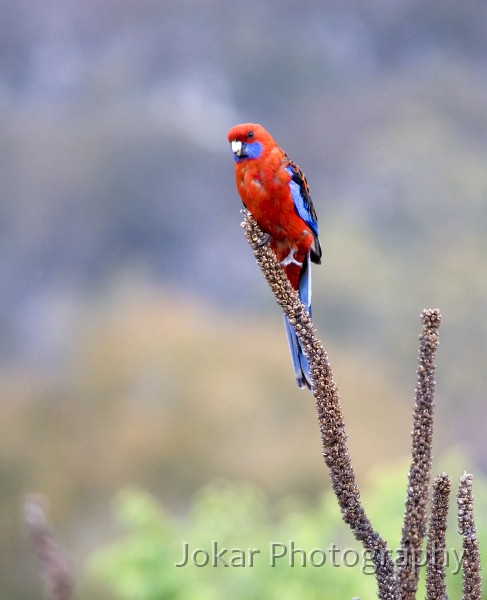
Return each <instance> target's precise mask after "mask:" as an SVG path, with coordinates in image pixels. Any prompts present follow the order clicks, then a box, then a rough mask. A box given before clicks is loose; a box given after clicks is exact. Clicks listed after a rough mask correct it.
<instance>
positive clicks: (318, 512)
mask: <svg viewBox="0 0 487 600" xmlns="http://www.w3.org/2000/svg"><path fill="white" fill-rule="evenodd" d="M451 458H452V457H450V459H451ZM459 458H460V457H457V459H459ZM462 460H464V457H462ZM406 472H407V464H405V463H404V464H399V465H396V466H394V467H389V468H387V469H384V468H383V469H376V470H375V471H374V475H373V477H372V478H371V481H370V483H369V484H368V485H367V486H366V488H364V489H363V490H362V495H363V498H364V502H365V504H366V507H367V509H368V511H369V512H370V515H371V517H372V519H373V523H374V524H375V527H376V528H378V529H379V531H380V533H381V534H382V535H383V536H385V537H386V539H387V540H388V543H389V547H390V550H391V551H392V552H393V556H394V557H395V558H397V547H398V544H399V539H400V533H401V526H402V508H403V500H404V494H405V486H404V482H405V474H406ZM474 488H475V490H474V491H475V510H476V514H477V524H478V527H477V529H478V537H479V540H480V544H481V546H483V547H486V545H487V524H486V523H485V520H484V519H483V518H482V515H483V514H485V510H486V509H487V481H486V480H485V479H479V478H477V479H476V480H475V483H474ZM455 494H456V482H453V491H452V497H451V501H450V514H449V517H450V518H449V525H448V546H447V553H448V554H447V556H448V561H449V562H448V563H447V569H446V570H447V585H448V591H449V593H450V594H451V597H456V598H459V597H460V596H461V589H462V582H461V572H460V569H459V564H458V563H459V560H460V558H461V549H462V543H461V538H460V536H459V535H458V533H457V531H456V504H455ZM114 511H115V516H116V519H117V522H118V526H119V528H120V533H119V535H118V536H117V538H116V539H115V540H114V541H113V542H111V543H110V544H109V545H107V546H105V547H102V548H100V549H99V550H97V551H96V552H95V554H94V555H93V556H92V557H91V558H90V561H89V565H88V566H89V568H88V577H87V582H86V586H87V589H88V588H90V586H91V589H92V590H94V589H98V592H97V593H103V592H102V591H101V590H103V589H104V590H105V592H108V593H110V591H111V593H113V597H114V598H117V599H119V600H139V599H141V598H144V600H162V599H163V598H164V599H174V600H178V599H181V600H183V599H186V598H195V599H196V600H207V599H209V598H213V599H215V600H218V599H224V598H235V599H236V600H239V599H242V600H254V599H255V600H258V599H259V600H260V599H261V598H269V599H276V600H277V599H278V598H279V599H281V598H285V599H289V600H295V599H296V598H309V599H315V598H316V599H318V598H323V593H324V590H326V593H325V596H326V597H327V598H328V597H329V598H351V597H354V596H358V595H360V597H361V598H372V597H375V595H376V582H375V578H374V574H373V573H374V570H373V565H372V564H371V561H370V556H369V555H368V554H364V552H363V550H362V548H361V546H360V544H358V542H356V541H355V540H354V539H353V538H352V537H351V534H350V532H349V531H348V528H347V527H346V526H345V525H344V523H343V522H342V521H341V520H340V515H339V509H338V507H337V503H336V499H335V497H334V495H333V493H332V492H331V491H328V492H327V493H325V494H323V495H321V497H320V498H318V499H317V501H316V502H310V501H306V500H305V499H303V498H297V497H285V498H282V499H281V500H279V501H274V502H271V501H270V500H269V498H268V496H267V495H266V494H265V493H264V492H263V491H262V490H261V489H259V488H257V487H255V486H254V485H250V484H244V483H230V482H216V483H213V484H210V485H207V486H205V488H203V489H202V490H200V491H199V492H198V493H197V494H196V495H195V496H194V497H193V500H192V503H191V507H190V509H189V511H188V513H187V514H186V515H185V516H175V515H174V514H171V513H170V512H168V511H167V510H166V509H164V508H163V507H162V506H160V504H159V503H158V502H157V501H156V499H155V498H154V497H153V496H151V495H150V494H148V493H147V492H145V491H143V490H141V489H133V488H132V489H126V490H124V491H122V492H120V493H119V494H118V495H117V497H116V500H115V509H114ZM215 543H216V545H214V544H215ZM183 545H187V548H188V550H185V551H184V553H183ZM224 548H227V549H228V550H227V552H226V553H224V554H223V555H222V559H223V561H225V562H226V563H227V564H228V565H229V566H228V567H225V565H224V564H223V563H222V562H221V561H220V560H219V559H218V558H216V554H217V553H218V552H219V551H221V550H222V549H224ZM232 549H235V551H234V552H232ZM251 549H256V550H258V552H256V553H255V554H254V555H253V558H251V554H250V552H249V550H251ZM299 550H304V553H303V552H300V551H299ZM455 553H456V554H455ZM183 556H184V558H183ZM186 560H187V564H184V563H186ZM232 560H233V563H232ZM423 560H424V557H423ZM207 561H208V563H207ZM206 563H207V564H206ZM176 564H183V566H180V567H176V566H175V565H176ZM484 564H485V563H484ZM232 565H235V566H232ZM272 565H274V566H272ZM424 576H425V569H424V568H423V569H422V570H421V584H420V588H419V592H418V598H421V597H424ZM101 585H103V587H100V586H101ZM109 597H110V596H109Z"/></svg>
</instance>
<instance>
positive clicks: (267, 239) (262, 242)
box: [257, 233, 271, 248]
mask: <svg viewBox="0 0 487 600" xmlns="http://www.w3.org/2000/svg"><path fill="white" fill-rule="evenodd" d="M270 241H271V236H270V235H269V234H268V233H263V234H262V237H261V238H260V240H259V243H258V244H257V245H258V247H259V248H262V246H267V244H268V243H269V242H270Z"/></svg>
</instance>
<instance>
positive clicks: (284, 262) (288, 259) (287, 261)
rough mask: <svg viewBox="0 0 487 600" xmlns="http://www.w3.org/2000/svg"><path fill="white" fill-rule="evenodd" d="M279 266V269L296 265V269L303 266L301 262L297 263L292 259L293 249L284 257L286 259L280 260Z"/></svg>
mask: <svg viewBox="0 0 487 600" xmlns="http://www.w3.org/2000/svg"><path fill="white" fill-rule="evenodd" d="M280 264H281V267H287V266H288V265H298V267H302V266H303V263H302V262H299V261H297V260H296V259H295V258H294V250H293V248H291V250H290V251H289V254H288V255H287V256H286V258H284V259H283V260H281V263H280Z"/></svg>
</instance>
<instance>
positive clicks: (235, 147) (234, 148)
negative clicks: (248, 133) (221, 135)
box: [232, 140, 242, 156]
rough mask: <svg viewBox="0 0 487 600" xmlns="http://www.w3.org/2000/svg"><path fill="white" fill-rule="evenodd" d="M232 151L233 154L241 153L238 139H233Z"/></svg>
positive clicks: (238, 154)
mask: <svg viewBox="0 0 487 600" xmlns="http://www.w3.org/2000/svg"><path fill="white" fill-rule="evenodd" d="M232 152H233V153H234V154H236V155H237V156H241V155H242V142H239V141H238V140H233V142H232Z"/></svg>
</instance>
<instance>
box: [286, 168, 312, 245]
mask: <svg viewBox="0 0 487 600" xmlns="http://www.w3.org/2000/svg"><path fill="white" fill-rule="evenodd" d="M286 171H287V172H288V173H289V174H290V175H291V181H290V183H289V185H290V187H291V196H292V198H293V202H294V208H295V209H296V212H297V213H298V215H299V216H300V217H301V218H302V219H303V221H304V222H305V223H306V225H308V227H309V228H310V229H311V230H312V231H313V233H314V234H315V236H317V235H318V218H317V216H316V212H315V210H314V208H313V203H312V201H311V196H310V193H309V188H308V183H307V181H306V178H305V176H304V174H303V172H302V171H301V169H300V168H299V167H298V166H297V165H296V164H295V163H293V162H291V161H289V163H288V165H287V167H286Z"/></svg>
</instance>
